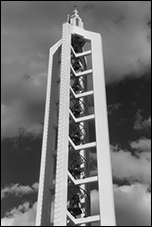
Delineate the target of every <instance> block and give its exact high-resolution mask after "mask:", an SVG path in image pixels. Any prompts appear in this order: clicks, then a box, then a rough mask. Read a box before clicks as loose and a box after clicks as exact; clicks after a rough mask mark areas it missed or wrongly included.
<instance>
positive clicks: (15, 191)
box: [1, 183, 38, 199]
mask: <svg viewBox="0 0 152 227" xmlns="http://www.w3.org/2000/svg"><path fill="white" fill-rule="evenodd" d="M37 191H38V183H34V184H33V185H32V186H31V187H30V186H28V185H26V186H23V185H19V184H12V185H11V186H6V187H5V188H3V189H2V190H1V199H3V198H5V197H7V196H8V195H11V194H12V195H15V196H22V195H25V194H30V193H35V192H37Z"/></svg>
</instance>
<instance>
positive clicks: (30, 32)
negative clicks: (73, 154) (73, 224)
mask: <svg viewBox="0 0 152 227" xmlns="http://www.w3.org/2000/svg"><path fill="white" fill-rule="evenodd" d="M75 4H77V7H78V11H79V15H80V16H81V18H82V20H83V22H84V28H85V29H86V30H90V31H94V32H98V33H100V34H101V35H102V37H103V54H104V65H105V78H106V92H107V107H108V120H109V133H110V147H111V158H112V170H113V183H114V197H115V208H116V218H117V225H118V226H132V225H134V226H150V223H151V215H150V212H151V210H150V207H151V204H150V201H151V197H150V196H151V176H150V172H151V85H150V84H151V83H150V82H151V16H150V15H151V2H150V1H80V2H77V1H69V2H66V1H23V2H21V1H10V2H9V1H7V2H6V1H2V2H1V6H2V8H1V15H2V16H1V19H2V22H1V47H2V48H1V56H2V59H1V66H2V69H1V72H2V73H1V74H2V78H1V82H2V86H1V87H2V91H1V94H2V96H1V122H2V124H1V134H2V139H1V144H2V145H1V147H2V153H1V157H2V162H1V165H2V167H1V169H2V179H1V187H2V188H1V204H2V211H1V222H2V225H3V226H14V225H18V226H21V225H24V226H30V225H34V222H35V213H36V205H37V203H36V201H37V190H38V181H39V167H40V157H41V144H42V131H43V119H44V107H45V92H46V82H47V67H48V54H49V48H50V47H51V46H52V45H53V44H55V43H56V42H57V41H58V40H59V39H60V38H61V34H62V23H63V22H66V16H67V14H72V11H73V7H74V5H75ZM92 161H93V157H92ZM96 201H98V191H96V190H94V191H92V203H93V204H94V205H93V212H94V213H95V212H96V211H97V210H98V204H97V203H96ZM96 204H97V205H96Z"/></svg>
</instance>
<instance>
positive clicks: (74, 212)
mask: <svg viewBox="0 0 152 227" xmlns="http://www.w3.org/2000/svg"><path fill="white" fill-rule="evenodd" d="M72 213H73V216H78V215H80V214H82V210H81V209H80V208H79V207H74V208H73V209H72Z"/></svg>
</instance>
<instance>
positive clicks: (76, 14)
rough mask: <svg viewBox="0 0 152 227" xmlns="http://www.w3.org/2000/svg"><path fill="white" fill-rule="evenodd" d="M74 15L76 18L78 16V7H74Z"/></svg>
mask: <svg viewBox="0 0 152 227" xmlns="http://www.w3.org/2000/svg"><path fill="white" fill-rule="evenodd" d="M73 15H74V16H76V17H77V16H78V10H77V5H75V6H74V10H73Z"/></svg>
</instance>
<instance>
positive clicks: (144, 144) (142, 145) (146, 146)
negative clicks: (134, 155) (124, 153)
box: [130, 138, 151, 152]
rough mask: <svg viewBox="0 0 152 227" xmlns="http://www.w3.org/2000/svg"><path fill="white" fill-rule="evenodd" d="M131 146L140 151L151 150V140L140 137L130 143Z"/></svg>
mask: <svg viewBox="0 0 152 227" xmlns="http://www.w3.org/2000/svg"><path fill="white" fill-rule="evenodd" d="M130 146H131V147H132V148H133V149H135V150H138V151H149V152H150V151H151V140H150V139H146V138H140V139H139V140H137V141H133V142H131V143H130Z"/></svg>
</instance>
